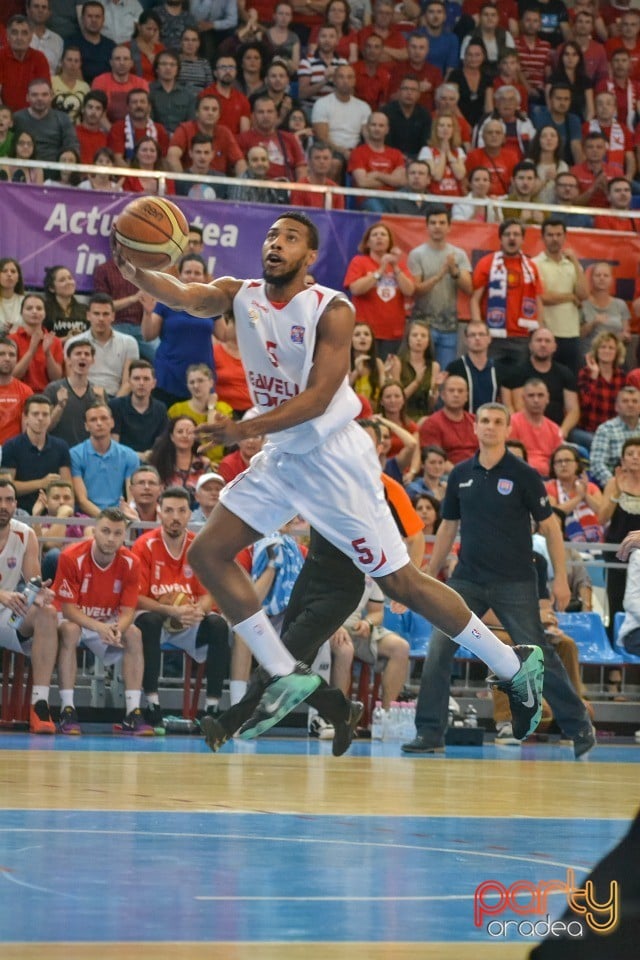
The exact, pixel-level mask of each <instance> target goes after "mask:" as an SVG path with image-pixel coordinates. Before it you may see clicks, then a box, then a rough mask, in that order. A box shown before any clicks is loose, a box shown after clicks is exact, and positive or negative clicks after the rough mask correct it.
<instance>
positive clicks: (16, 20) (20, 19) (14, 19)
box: [7, 13, 29, 30]
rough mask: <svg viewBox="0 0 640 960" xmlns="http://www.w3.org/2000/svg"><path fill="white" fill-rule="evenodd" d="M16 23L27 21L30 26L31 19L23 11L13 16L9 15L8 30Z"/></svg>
mask: <svg viewBox="0 0 640 960" xmlns="http://www.w3.org/2000/svg"><path fill="white" fill-rule="evenodd" d="M14 23H17V24H18V25H20V24H22V23H26V24H27V26H28V25H29V20H28V18H27V17H25V15H24V14H23V13H14V15H13V16H12V17H9V19H8V20H7V30H8V29H9V27H12V26H13V25H14Z"/></svg>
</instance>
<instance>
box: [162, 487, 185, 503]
mask: <svg viewBox="0 0 640 960" xmlns="http://www.w3.org/2000/svg"><path fill="white" fill-rule="evenodd" d="M165 500H186V501H187V503H188V504H189V506H191V497H190V496H189V492H188V491H187V490H185V488H184V487H167V489H166V490H163V491H162V493H161V494H160V496H159V497H158V503H164V501H165Z"/></svg>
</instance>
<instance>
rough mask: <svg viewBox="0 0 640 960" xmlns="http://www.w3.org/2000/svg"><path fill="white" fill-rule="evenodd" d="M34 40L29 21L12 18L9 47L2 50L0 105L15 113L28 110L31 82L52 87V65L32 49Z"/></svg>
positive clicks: (8, 38)
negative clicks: (39, 82)
mask: <svg viewBox="0 0 640 960" xmlns="http://www.w3.org/2000/svg"><path fill="white" fill-rule="evenodd" d="M32 36H33V31H32V29H31V26H30V24H29V21H28V20H27V18H26V17H22V16H15V17H11V19H10V20H9V23H8V24H7V46H6V47H2V48H1V49H0V97H1V98H2V99H1V103H2V104H3V105H4V106H5V107H9V109H10V110H12V111H13V112H14V113H15V111H16V110H23V109H24V108H25V107H26V106H27V92H28V90H29V84H30V83H31V81H32V80H46V81H47V83H49V84H50V83H51V71H50V69H49V61H48V60H47V58H46V57H45V55H44V53H40V51H39V50H33V49H32V48H31V47H30V46H29V44H30V43H31V38H32Z"/></svg>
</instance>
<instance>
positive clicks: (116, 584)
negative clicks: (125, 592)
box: [113, 580, 122, 593]
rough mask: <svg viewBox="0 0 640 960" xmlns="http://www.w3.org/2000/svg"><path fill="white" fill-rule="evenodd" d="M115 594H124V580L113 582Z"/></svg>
mask: <svg viewBox="0 0 640 960" xmlns="http://www.w3.org/2000/svg"><path fill="white" fill-rule="evenodd" d="M113 592H114V593H122V580H114V581H113Z"/></svg>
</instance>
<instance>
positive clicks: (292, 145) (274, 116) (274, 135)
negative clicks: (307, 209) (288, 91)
mask: <svg viewBox="0 0 640 960" xmlns="http://www.w3.org/2000/svg"><path fill="white" fill-rule="evenodd" d="M258 144H259V145H260V146H263V147H265V148H266V149H267V151H268V153H269V156H270V157H271V164H270V166H269V170H268V174H267V175H268V177H269V178H270V179H271V180H275V179H281V180H290V181H293V180H299V179H300V178H301V177H304V176H306V174H307V162H306V159H305V155H304V152H303V150H302V147H301V146H300V142H299V140H298V139H297V137H296V136H295V135H294V134H293V133H289V132H288V131H287V130H279V129H278V111H277V109H276V105H275V103H274V102H273V100H272V99H271V97H267V96H264V95H260V96H258V97H256V99H255V100H254V102H253V112H252V123H251V129H250V130H247V131H246V133H241V134H240V135H239V136H238V145H239V147H240V149H241V150H242V151H243V152H244V153H245V155H246V153H247V150H248V149H249V147H254V146H256V145H258Z"/></svg>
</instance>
